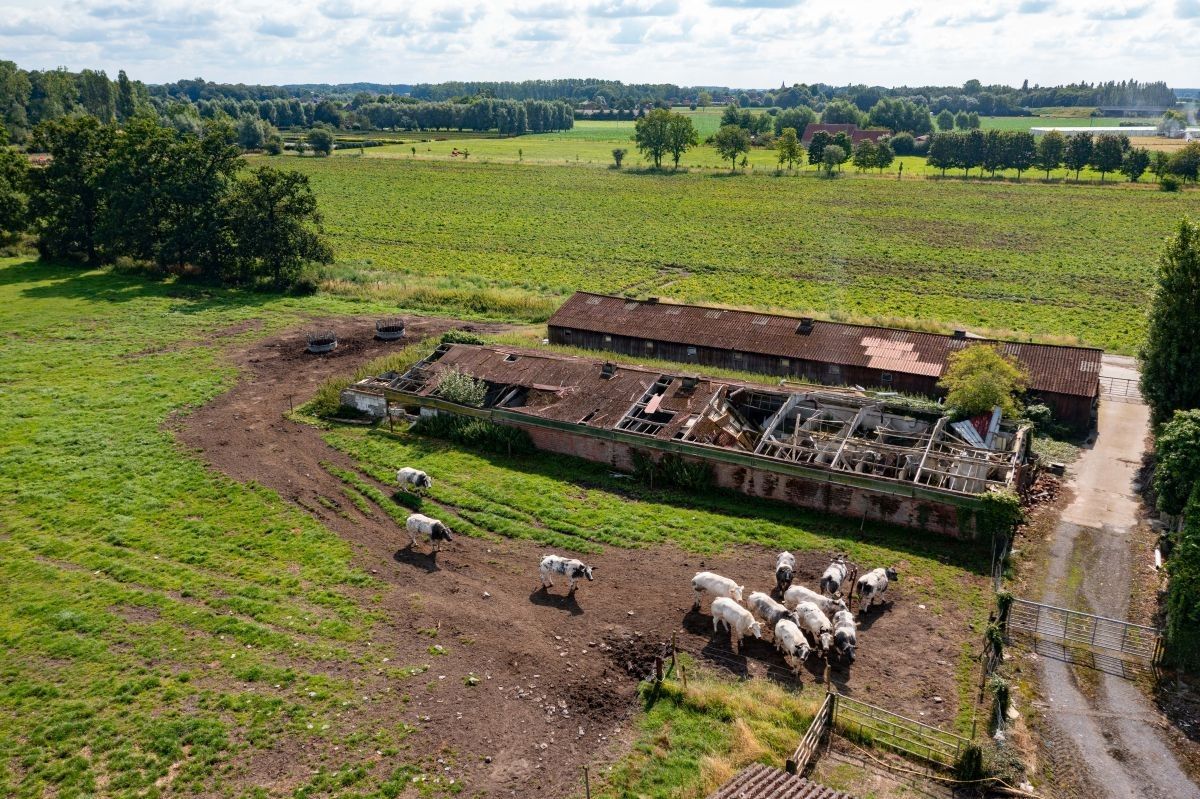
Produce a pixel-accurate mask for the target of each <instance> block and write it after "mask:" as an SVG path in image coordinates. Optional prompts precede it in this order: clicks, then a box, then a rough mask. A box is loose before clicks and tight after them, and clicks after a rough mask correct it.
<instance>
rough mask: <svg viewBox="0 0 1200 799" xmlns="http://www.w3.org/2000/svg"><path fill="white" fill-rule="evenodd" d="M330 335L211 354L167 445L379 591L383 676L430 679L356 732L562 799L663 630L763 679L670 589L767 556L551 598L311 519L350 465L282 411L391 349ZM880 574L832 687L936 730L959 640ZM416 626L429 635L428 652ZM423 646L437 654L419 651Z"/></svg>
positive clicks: (375, 530)
mask: <svg viewBox="0 0 1200 799" xmlns="http://www.w3.org/2000/svg"><path fill="white" fill-rule="evenodd" d="M408 322H409V325H408V329H409V336H408V337H407V340H408V341H411V340H413V338H415V337H417V336H423V335H435V334H440V333H441V332H443V331H444V330H446V329H448V328H450V327H453V326H456V325H455V323H453V322H451V321H449V320H434V319H410V320H408ZM313 324H319V323H313ZM331 324H332V326H333V327H335V328H336V330H337V332H338V334H339V339H340V342H341V343H340V345H339V348H338V350H336V351H335V352H334V353H332V354H331V355H327V356H312V355H308V354H305V353H303V348H304V339H303V337H302V335H301V334H300V332H299V331H294V332H292V333H289V334H285V335H283V336H279V337H275V338H273V339H269V340H263V341H259V342H255V343H253V344H251V345H250V346H249V347H248V348H247V349H245V350H242V351H237V352H231V353H229V357H230V359H231V360H232V361H233V362H234V363H235V364H236V365H237V366H239V367H240V368H241V370H242V379H241V381H240V382H239V383H238V384H237V386H235V387H234V388H233V389H232V390H231V391H229V392H228V393H226V394H224V395H222V396H220V397H218V398H217V399H215V400H214V401H213V402H212V403H210V404H209V405H207V406H205V407H204V408H202V409H200V410H198V411H196V412H195V413H193V414H191V415H190V416H188V417H186V418H185V419H182V420H180V421H179V422H178V423H177V434H178V436H179V438H180V439H181V441H182V442H184V444H186V445H188V446H190V447H193V448H195V449H196V450H197V451H198V453H199V455H200V457H202V458H203V459H205V460H206V461H207V462H209V463H210V464H211V465H212V466H213V467H214V468H216V469H218V470H220V471H221V472H223V473H225V474H227V475H229V476H231V477H233V478H234V479H237V480H239V481H255V482H257V483H260V484H262V485H265V486H267V487H269V488H271V489H273V490H275V491H277V492H278V493H279V494H280V495H281V496H283V497H284V498H285V499H286V500H288V501H290V502H293V503H296V504H297V505H299V506H301V507H302V508H304V509H305V510H306V511H308V512H309V513H310V514H312V515H313V516H314V517H316V518H317V519H319V520H320V521H321V522H322V523H323V524H325V525H326V526H327V527H329V528H330V529H331V530H333V531H335V532H336V533H338V534H339V535H340V536H342V537H343V538H344V539H345V540H347V541H348V542H350V544H351V545H352V547H353V549H354V551H355V562H356V565H358V566H360V567H361V568H363V569H366V570H369V571H371V572H372V573H374V574H376V575H377V576H378V579H380V580H381V581H383V582H384V583H386V584H387V585H388V586H389V588H388V589H387V590H385V591H382V592H381V591H377V590H375V589H372V591H371V593H372V594H381V595H382V599H381V602H380V603H379V605H378V607H380V608H381V610H382V612H383V614H384V615H385V617H386V619H387V620H388V621H387V623H384V624H381V625H377V637H376V638H375V639H374V641H373V645H374V646H375V647H383V648H384V649H385V650H387V651H391V652H393V653H394V654H393V655H392V656H391V659H392V661H393V662H394V663H395V664H397V665H409V664H424V663H427V664H429V665H430V666H431V668H430V671H429V672H428V673H427V674H424V675H421V676H420V677H416V678H413V679H410V680H408V681H406V682H404V683H402V684H399V685H396V686H395V688H394V690H396V691H397V692H403V693H406V694H407V695H408V696H409V697H410V698H409V699H408V701H407V702H406V703H405V702H393V703H390V704H388V703H372V704H371V706H370V707H371V708H372V709H371V710H369V711H366V712H367V715H366V716H363V717H361V718H359V719H357V722H359V723H362V724H364V725H368V726H370V725H378V724H393V725H394V724H397V723H399V722H406V723H408V724H412V725H414V726H417V727H418V728H420V729H421V734H420V735H418V736H415V737H414V738H412V739H410V740H411V742H412V748H413V751H412V754H415V755H416V756H425V757H436V756H438V755H439V754H440V755H442V756H443V758H444V759H446V760H447V762H448V763H450V764H451V766H450V769H451V770H450V771H448V772H447V774H448V775H452V776H454V777H455V778H456V779H458V780H460V781H463V782H465V784H466V787H467V789H468V792H469V793H470V794H471V795H473V796H474V795H481V796H508V795H534V794H535V793H536V794H537V795H541V796H548V797H553V796H565V795H568V794H571V793H574V792H576V791H577V790H578V779H579V776H578V775H579V769H580V767H581V766H582V765H583V764H585V763H592V764H595V763H598V762H606V761H609V760H611V759H612V758H613V757H615V756H616V755H618V754H619V753H620V751H621V750H622V749H623V747H624V746H626V745H627V742H628V739H629V735H630V733H629V731H628V729H626V727H625V722H626V719H627V718H628V717H629V716H630V715H631V714H632V713H633V711H634V710H635V701H634V694H635V689H636V684H637V678H638V677H640V676H643V675H644V674H645V673H646V672H647V670H648V669H649V668H650V667H651V663H652V658H653V655H654V653H655V652H656V651H658V649H659V647H660V646H661V645H662V644H663V643H664V642H667V641H669V640H670V639H671V637H672V635H673V634H678V636H679V643H680V646H681V648H684V649H687V650H689V651H693V652H697V653H702V652H708V653H712V655H713V657H714V658H716V660H717V661H719V662H720V663H721V664H724V665H725V666H726V667H727V668H730V669H731V670H733V671H735V672H742V673H749V674H752V675H763V674H764V673H765V672H766V669H765V667H764V666H763V664H762V663H760V662H758V661H757V660H756V658H761V659H766V660H769V661H771V662H773V663H781V661H779V660H778V659H777V658H776V657H775V656H774V653H773V652H772V650H771V649H770V647H769V645H768V644H767V643H766V642H757V641H756V642H751V643H749V644H747V645H744V646H743V654H746V655H749V656H750V659H744V658H731V657H730V655H729V649H728V639H727V638H726V637H725V636H721V637H717V638H713V636H712V626H711V620H710V619H709V617H708V615H707V610H705V612H704V613H703V614H698V613H694V612H691V611H690V604H691V592H690V589H689V585H688V582H689V579H690V577H691V575H692V574H693V573H694V572H695V571H696V570H698V569H700V568H711V569H714V570H716V571H719V572H722V573H725V574H728V575H730V576H732V577H735V578H737V579H739V580H746V581H747V582H748V587H747V591H749V590H752V589H753V588H766V587H768V583H769V582H770V580H771V573H772V569H773V567H774V553H773V552H768V551H766V550H762V549H757V548H748V549H742V550H737V551H730V552H726V553H724V554H722V555H721V556H719V557H701V556H698V555H695V554H690V553H686V552H683V551H681V550H679V549H675V548H671V547H658V548H655V549H652V550H635V551H629V550H616V549H609V550H608V551H606V552H604V553H603V554H601V555H599V556H596V557H591V558H589V561H590V562H592V563H593V564H595V566H596V582H594V583H590V584H584V586H583V587H582V588H581V589H580V590H579V592H578V594H577V595H576V596H575V597H571V598H568V597H566V596H564V595H565V593H566V591H565V586H563V585H558V586H556V587H555V588H554V589H553V590H552V591H551V592H549V593H545V592H542V591H540V590H538V581H537V576H536V564H537V561H538V558H539V557H540V556H541V555H542V554H543V552H542V548H541V547H537V546H534V545H532V544H529V543H526V542H521V541H512V540H504V541H501V542H498V543H497V542H486V541H480V540H474V539H465V538H458V539H456V540H455V542H454V543H453V544H451V545H450V547H449V548H448V549H447V550H444V551H443V552H442V554H441V555H440V556H439V557H438V558H437V559H436V560H434V559H432V558H431V557H429V556H428V555H427V554H425V553H426V551H425V549H423V548H422V549H420V550H419V551H416V552H414V551H412V550H411V549H409V548H408V545H407V539H406V538H405V537H404V535H403V532H402V531H400V530H398V529H396V527H395V526H394V525H392V524H391V523H390V522H383V521H381V519H386V516H384V514H382V513H375V514H374V515H373V516H364V515H362V514H361V513H359V512H358V511H357V510H356V509H355V508H354V507H353V506H351V505H349V504H348V503H344V502H343V503H341V505H342V506H341V507H340V508H339V509H338V510H337V511H336V512H335V511H333V510H330V509H328V508H327V507H326V506H325V505H324V504H322V502H321V501H319V500H318V497H322V498H324V500H325V501H326V502H330V501H336V498H338V497H339V496H341V485H340V483H339V482H338V481H337V480H336V479H335V478H333V477H331V476H330V475H329V474H328V473H327V472H326V471H325V470H323V469H322V468H321V466H320V463H321V462H322V461H324V462H333V463H336V464H338V465H341V466H344V467H346V468H351V467H352V466H353V464H352V463H351V462H350V460H349V459H348V458H346V457H345V456H344V455H342V454H341V453H340V452H337V451H336V450H333V449H332V448H330V447H329V446H328V445H326V444H325V442H324V441H323V440H322V438H321V437H320V435H319V432H318V431H317V430H315V429H313V428H311V427H308V426H305V425H301V424H296V423H293V422H290V421H288V420H286V419H285V418H284V417H283V414H284V412H286V411H287V409H288V406H289V400H290V399H291V400H294V402H295V403H296V404H299V403H301V402H303V401H304V400H305V399H307V398H308V396H310V395H311V394H312V393H313V391H314V390H315V389H316V387H317V386H318V385H319V384H320V383H321V381H323V380H324V379H326V378H327V377H329V376H331V375H334V374H338V373H348V372H351V371H353V369H354V367H355V366H357V365H358V364H359V363H361V362H362V361H364V360H366V359H368V358H370V357H374V356H376V355H378V354H381V353H382V352H384V351H386V350H387V349H389V348H395V347H398V346H402V344H387V343H382V342H377V341H374V340H373V339H372V334H373V332H374V330H373V327H372V324H371V322H370V321H360V322H352V321H351V320H347V319H338V320H336V323H331ZM311 326H312V324H310V325H309V326H306V328H305V329H307V328H308V327H311ZM481 327H482V326H481ZM483 329H490V328H486V327H483ZM380 487H381V488H387V489H388V490H389V491H390V490H391V489H390V487H385V486H380ZM731 523H733V521H732V520H731ZM799 560H800V563H799V571H800V576H801V578H803V579H804V580H805V581H806V582H808V583H809V584H815V578H816V577H817V575H818V574H819V573H820V571H821V570H823V568H824V566H825V565H826V563H827V554H826V553H806V554H805V555H804V556H802V557H800V558H799ZM898 565H899V566H900V568H901V582H900V583H899V584H898V585H897V586H896V587H894V588H893V590H892V591H890V592H889V596H891V597H892V599H893V603H892V605H891V606H890V607H889V608H888V609H886V610H883V611H879V612H876V613H874V614H872V616H871V617H870V618H869V619H868V620H867V621H865V622H864V623H863V625H862V628H861V630H860V650H859V658H858V661H857V663H856V664H855V666H854V668H853V672H852V674H850V673H847V672H844V671H839V670H835V671H834V672H833V679H834V682H835V683H837V684H838V687H839V690H841V691H843V692H844V693H848V694H852V695H855V696H858V697H860V698H863V699H866V700H868V701H871V702H875V703H878V704H880V705H882V706H884V707H888V708H891V709H894V710H896V711H898V712H902V713H905V714H906V715H909V716H911V717H913V718H920V719H922V720H923V721H927V722H929V723H933V724H937V725H941V726H947V727H948V726H949V725H950V723H951V720H952V718H953V715H954V712H955V707H956V691H955V688H954V672H955V667H956V663H957V661H958V657H959V653H960V652H961V646H962V642H963V641H964V640H972V641H973V638H974V634H973V633H971V632H970V631H969V629H968V620H967V618H966V617H965V615H964V614H963V613H962V612H961V611H960V610H953V611H948V612H945V613H941V614H935V613H932V612H929V611H927V610H923V609H920V608H918V607H917V603H916V602H912V603H910V602H908V601H906V596H905V587H904V582H903V572H904V564H903V562H901V563H900V564H898ZM485 594H486V596H485ZM430 630H437V632H436V641H435V640H431V637H430V633H429V631H430ZM884 636H886V638H885V637H884ZM435 642H436V643H437V644H440V645H442V646H444V647H445V649H446V650H447V654H446V655H445V656H442V657H431V656H430V654H429V651H428V649H429V647H430V646H431V645H432V644H434V643H435ZM375 651H379V650H375ZM819 670H820V666H819V665H818V664H817V663H816V662H815V660H814V662H813V665H812V671H810V672H808V673H805V674H803V675H802V685H803V688H802V690H805V691H822V690H823V687H822V686H821V685H820V684H819V674H818V672H819ZM472 672H473V673H474V674H476V675H478V676H479V678H480V680H481V684H480V685H479V686H477V687H468V686H466V685H465V684H464V677H466V676H467V675H468V674H469V673H472ZM380 679H382V678H380ZM365 690H366V688H364V691H365ZM372 690H381V689H380V688H379V686H374V687H373V688H372ZM935 697H936V698H938V699H940V700H942V701H935ZM801 732H802V731H800V730H798V731H797V739H798V738H799V736H800V734H801ZM447 752H452V753H453V754H452V755H448V754H446V753H447ZM312 756H313V753H312V752H311V751H309V752H298V753H294V756H291V757H284V756H279V755H278V753H277V754H276V756H273V757H268V756H265V755H264V756H262V758H263V759H261V760H260V761H257V762H253V763H249V764H247V770H248V771H249V773H250V774H251V775H252V776H253V778H254V780H255V783H256V784H259V785H264V786H267V787H273V788H275V789H279V788H283V787H286V786H289V785H293V784H296V783H297V782H298V781H299V780H302V779H303V775H304V774H307V773H308V771H307V769H308V768H310V765H311V760H310V761H306V758H311V757H312ZM405 757H406V758H407V759H410V760H411V759H413V758H412V756H411V755H408V754H406V755H405ZM306 762H307V764H306Z"/></svg>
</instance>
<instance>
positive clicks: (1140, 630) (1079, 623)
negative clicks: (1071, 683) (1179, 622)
mask: <svg viewBox="0 0 1200 799" xmlns="http://www.w3.org/2000/svg"><path fill="white" fill-rule="evenodd" d="M1008 632H1009V634H1010V635H1012V634H1013V633H1023V634H1026V635H1029V636H1031V637H1033V638H1034V639H1035V641H1036V642H1038V644H1037V645H1036V646H1035V649H1036V651H1037V652H1039V653H1040V654H1045V655H1049V656H1051V657H1058V658H1060V659H1062V660H1067V661H1069V662H1071V663H1083V664H1085V665H1089V666H1092V667H1094V668H1096V669H1099V670H1101V671H1106V672H1109V673H1112V674H1119V675H1122V676H1136V675H1137V674H1140V673H1144V672H1146V671H1149V670H1152V669H1153V668H1154V666H1155V665H1156V664H1157V663H1158V661H1159V658H1160V657H1161V656H1162V636H1161V635H1160V633H1159V631H1158V630H1157V629H1156V628H1154V627H1146V626H1145V625H1141V624H1133V623H1131V622H1127V621H1122V620H1120V619H1110V618H1108V617H1106V616H1094V615H1092V614H1091V613H1081V612H1080V611H1077V610H1068V609H1066V608H1059V607H1055V606H1053V605H1044V604H1042V603H1040V602H1030V601H1029V600H1027V599H1016V598H1014V599H1013V602H1012V607H1011V608H1010V609H1009V612H1008Z"/></svg>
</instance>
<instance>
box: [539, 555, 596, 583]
mask: <svg viewBox="0 0 1200 799" xmlns="http://www.w3.org/2000/svg"><path fill="white" fill-rule="evenodd" d="M538 571H539V572H540V574H541V576H542V590H543V591H544V590H545V589H547V588H550V587H551V586H553V585H554V580H553V579H551V577H550V575H552V574H561V575H564V576H565V577H566V578H567V580H569V583H568V585H569V588H568V591H572V592H573V591H574V590H575V581H576V580H582V579H583V578H585V577H586V578H587V580H588V582H591V581H592V567H591V566H586V565H584V563H583V561H581V560H576V559H574V558H564V557H562V556H561V555H547V556H546V557H544V558H542V564H541V566H540V567H539V568H538Z"/></svg>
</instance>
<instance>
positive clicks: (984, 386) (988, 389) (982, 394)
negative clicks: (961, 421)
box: [938, 343, 1029, 417]
mask: <svg viewBox="0 0 1200 799" xmlns="http://www.w3.org/2000/svg"><path fill="white" fill-rule="evenodd" d="M1028 383H1029V377H1028V375H1026V374H1025V371H1024V370H1023V369H1022V368H1021V366H1020V364H1018V363H1017V361H1016V359H1015V358H1012V357H1010V356H1007V355H1004V354H1003V353H1002V352H1000V348H999V347H996V346H995V345H992V344H982V343H980V344H972V345H971V346H969V347H966V348H964V349H961V350H959V351H958V352H956V353H954V354H953V355H951V356H950V361H949V363H948V365H947V366H946V372H945V374H944V375H943V376H942V379H941V380H940V381H938V386H940V387H941V388H943V389H945V390H946V404H947V405H949V406H950V407H951V408H953V409H954V410H955V411H956V412H957V413H959V414H961V415H963V416H975V415H977V414H981V413H987V412H990V411H991V410H992V408H994V407H996V406H997V405H999V406H1000V410H1001V411H1002V412H1003V413H1004V415H1005V416H1009V417H1012V416H1016V415H1017V414H1018V413H1019V411H1020V403H1019V402H1018V401H1017V397H1018V396H1019V395H1020V394H1021V393H1022V392H1023V391H1024V390H1025V387H1026V385H1028Z"/></svg>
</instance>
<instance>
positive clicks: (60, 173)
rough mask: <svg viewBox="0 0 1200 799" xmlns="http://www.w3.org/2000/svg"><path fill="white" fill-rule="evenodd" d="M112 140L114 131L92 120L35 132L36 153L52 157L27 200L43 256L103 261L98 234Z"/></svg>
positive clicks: (81, 119)
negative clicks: (47, 154)
mask: <svg viewBox="0 0 1200 799" xmlns="http://www.w3.org/2000/svg"><path fill="white" fill-rule="evenodd" d="M112 138H113V131H112V129H111V128H108V127H105V126H103V125H101V124H100V122H99V121H98V120H97V119H96V118H95V117H92V116H79V117H64V118H63V119H60V120H57V121H54V122H48V123H42V124H41V125H39V126H38V127H37V128H36V129H35V130H34V133H33V147H34V148H35V149H36V150H38V151H40V152H45V153H49V154H50V163H49V164H47V165H46V166H44V167H42V168H40V169H37V170H35V171H34V172H33V174H32V176H31V177H32V192H31V194H30V198H29V212H30V216H31V217H32V218H33V223H34V228H35V230H36V231H37V233H38V250H39V251H40V252H41V253H42V255H43V256H46V257H50V258H67V259H77V260H83V261H86V262H87V263H92V264H94V263H98V262H99V261H100V259H101V248H100V238H99V235H98V234H99V229H100V224H101V219H102V217H103V215H104V213H105V205H106V200H107V197H106V195H105V192H104V190H103V188H104V186H103V184H104V176H105V171H106V169H107V167H108V161H109V156H110V155H111V152H112Z"/></svg>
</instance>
